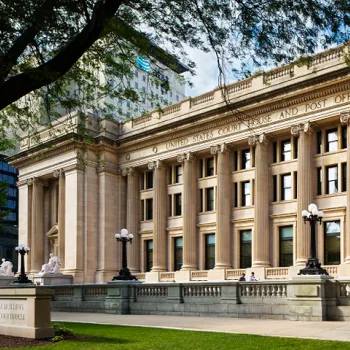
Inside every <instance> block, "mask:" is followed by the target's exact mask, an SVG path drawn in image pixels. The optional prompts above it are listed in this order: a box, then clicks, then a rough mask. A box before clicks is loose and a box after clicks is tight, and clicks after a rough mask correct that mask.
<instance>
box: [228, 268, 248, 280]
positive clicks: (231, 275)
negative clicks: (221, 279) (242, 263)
mask: <svg viewBox="0 0 350 350" xmlns="http://www.w3.org/2000/svg"><path fill="white" fill-rule="evenodd" d="M243 273H246V270H245V269H234V270H226V272H225V278H226V279H227V280H238V279H239V278H240V277H241V276H242V274H243Z"/></svg>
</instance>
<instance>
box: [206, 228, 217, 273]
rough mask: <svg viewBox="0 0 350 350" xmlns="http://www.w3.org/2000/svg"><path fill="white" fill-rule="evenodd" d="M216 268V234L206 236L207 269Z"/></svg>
mask: <svg viewBox="0 0 350 350" xmlns="http://www.w3.org/2000/svg"><path fill="white" fill-rule="evenodd" d="M214 267H215V234H208V235H205V269H206V270H210V269H213V268H214Z"/></svg>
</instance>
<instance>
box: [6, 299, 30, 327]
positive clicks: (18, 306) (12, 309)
mask: <svg viewBox="0 0 350 350" xmlns="http://www.w3.org/2000/svg"><path fill="white" fill-rule="evenodd" d="M26 319H27V318H26V304H25V302H23V301H21V302H18V301H5V300H0V323H21V324H22V323H24V322H23V321H26Z"/></svg>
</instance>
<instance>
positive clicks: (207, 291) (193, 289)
mask: <svg viewBox="0 0 350 350" xmlns="http://www.w3.org/2000/svg"><path fill="white" fill-rule="evenodd" d="M182 288H183V296H184V297H221V287H220V286H219V285H217V286H212V285H209V286H184V287H182Z"/></svg>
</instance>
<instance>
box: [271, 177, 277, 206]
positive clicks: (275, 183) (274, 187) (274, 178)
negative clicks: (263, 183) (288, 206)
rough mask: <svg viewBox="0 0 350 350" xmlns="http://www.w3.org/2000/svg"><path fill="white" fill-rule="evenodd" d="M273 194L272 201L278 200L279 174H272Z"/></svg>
mask: <svg viewBox="0 0 350 350" xmlns="http://www.w3.org/2000/svg"><path fill="white" fill-rule="evenodd" d="M272 186H273V195H272V201H273V202H277V175H273V176H272Z"/></svg>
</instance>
